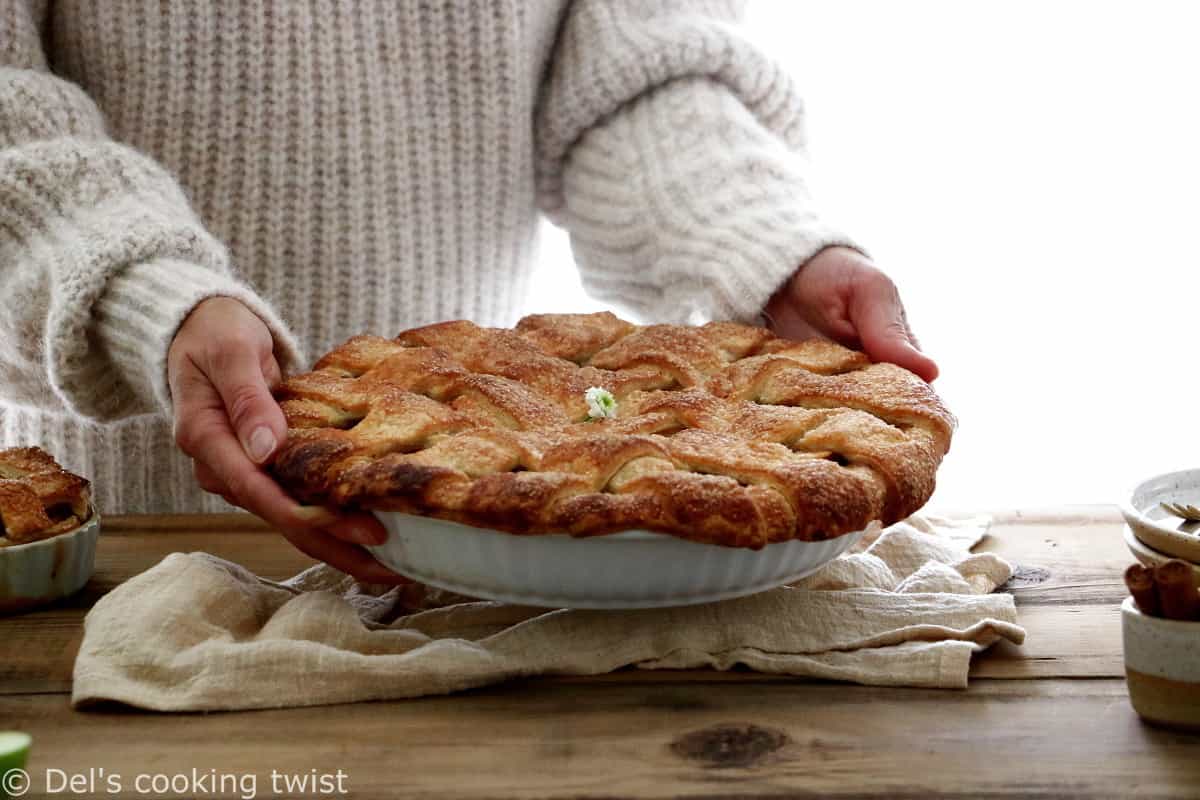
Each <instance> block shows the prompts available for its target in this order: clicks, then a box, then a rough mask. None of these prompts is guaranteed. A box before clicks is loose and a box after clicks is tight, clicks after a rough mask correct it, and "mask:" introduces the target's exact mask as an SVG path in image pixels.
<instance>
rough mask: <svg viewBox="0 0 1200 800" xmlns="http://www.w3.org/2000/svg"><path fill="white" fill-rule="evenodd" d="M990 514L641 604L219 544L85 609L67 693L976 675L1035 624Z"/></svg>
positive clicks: (269, 700) (284, 701)
mask: <svg viewBox="0 0 1200 800" xmlns="http://www.w3.org/2000/svg"><path fill="white" fill-rule="evenodd" d="M987 525H988V520H987V519H986V518H974V519H960V520H949V519H941V518H936V517H931V516H918V517H913V518H910V519H909V520H907V521H906V522H902V523H899V524H897V525H894V526H892V527H890V528H887V529H885V530H883V531H882V532H880V531H878V530H875V531H871V532H868V534H867V535H865V536H864V537H863V539H862V540H861V541H860V542H859V543H858V544H856V545H855V547H854V549H853V551H852V552H850V553H848V554H846V555H844V556H842V557H841V558H839V559H837V560H835V561H834V562H832V563H830V564H829V565H827V566H826V567H824V568H823V569H822V570H820V571H819V572H818V573H816V574H814V575H812V576H810V577H808V578H806V579H804V580H802V581H800V582H798V583H796V584H794V585H793V586H788V587H781V588H778V589H773V590H771V591H766V592H762V593H760V594H757V595H753V596H750V597H743V598H739V599H735V600H726V601H722V602H718V603H710V604H707V605H699V606H688V607H681V608H670V609H653V610H638V611H583V610H565V609H559V610H547V609H539V608H528V607H520V606H514V605H508V604H504V603H495V602H483V601H478V600H472V599H471V598H465V597H462V596H459V595H452V594H449V593H447V592H442V591H440V590H437V589H432V588H430V587H426V586H422V585H412V586H407V587H399V588H396V587H392V588H388V589H385V588H384V587H371V586H364V585H360V584H357V583H355V582H354V581H353V580H352V579H351V578H348V577H347V576H345V575H344V574H342V573H340V572H337V571H336V570H334V569H332V568H330V567H327V566H324V565H321V566H316V567H313V568H311V569H309V570H306V571H305V572H303V573H301V574H299V575H297V576H295V577H294V578H291V579H290V580H288V581H285V582H283V583H276V582H273V581H268V580H265V579H262V578H259V577H257V576H255V575H253V574H251V573H250V572H248V571H247V570H245V569H243V568H242V567H240V566H238V565H236V564H232V563H229V562H227V561H223V560H221V559H219V558H216V557H214V556H211V555H208V554H206V553H187V554H185V553H173V554H171V555H169V556H167V557H166V558H165V559H163V561H161V562H160V563H159V564H158V565H156V566H154V567H152V568H151V569H149V570H147V571H146V572H144V573H142V574H140V575H138V576H136V577H134V578H132V579H130V580H129V581H127V582H126V583H124V584H122V585H121V586H118V587H117V588H116V589H115V590H113V591H112V592H111V593H109V594H108V595H106V596H105V597H103V598H102V599H101V600H100V601H99V602H98V603H97V604H96V606H95V607H94V608H93V609H92V611H91V612H90V613H89V614H88V616H87V619H86V621H85V632H84V639H83V644H82V646H81V648H80V651H79V656H78V658H77V660H76V662H75V681H74V693H73V696H72V702H73V704H74V705H75V706H77V707H78V706H81V705H86V704H88V703H90V702H94V701H102V700H113V701H119V702H122V703H127V704H129V705H132V706H137V707H140V708H147V709H155V710H159V711H211V710H224V709H245V708H272V707H281V706H303V705H320V704H325V703H343V702H352V701H358V700H380V699H387V698H406V697H418V696H421V695H431V694H445V693H449V692H454V691H458V690H462V689H468V688H471V687H477V686H483V685H486V684H492V683H497V682H500V681H504V680H507V679H511V678H517V677H523V676H531V675H595V674H599V673H605V672H610V671H612V670H616V669H620V668H622V667H628V666H636V667H640V668H642V669H683V668H697V667H705V668H713V669H719V670H726V669H730V668H731V667H733V666H735V665H737V664H742V665H745V666H746V667H749V668H751V669H754V670H758V671H760V672H770V673H779V674H787V675H796V676H802V677H809V678H825V679H833V680H843V681H854V682H857V683H864V684H874V685H885V686H924V687H958V688H961V687H965V686H966V684H967V671H968V668H969V666H970V659H971V654H972V653H973V652H976V651H979V650H982V649H984V648H986V647H988V646H989V645H991V644H993V643H994V642H996V641H997V640H999V639H1001V638H1004V639H1008V640H1010V641H1012V642H1014V643H1018V644H1019V643H1021V642H1022V641H1023V639H1024V637H1025V631H1024V630H1023V629H1022V628H1021V627H1020V626H1018V625H1017V624H1016V618H1017V615H1016V608H1015V606H1014V603H1013V598H1012V596H1011V595H1008V594H1002V593H998V594H993V593H992V591H993V590H994V589H995V588H996V587H997V586H999V585H1000V584H1002V583H1003V582H1004V581H1006V580H1008V578H1009V577H1010V576H1011V574H1012V568H1011V566H1010V565H1009V564H1008V563H1007V562H1005V561H1004V560H1003V559H1001V558H999V557H998V556H996V555H994V554H991V553H978V554H973V553H971V552H970V548H971V547H972V546H974V545H975V544H976V543H977V542H978V541H979V540H980V539H981V538H982V537H983V535H984V534H985V532H986V530H987Z"/></svg>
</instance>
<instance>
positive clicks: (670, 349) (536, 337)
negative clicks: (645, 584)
mask: <svg viewBox="0 0 1200 800" xmlns="http://www.w3.org/2000/svg"><path fill="white" fill-rule="evenodd" d="M593 387H599V388H602V389H605V390H607V391H608V392H609V393H611V395H612V396H613V397H614V398H615V400H616V415H615V416H614V417H612V418H600V419H591V418H590V417H589V405H588V402H587V400H586V399H585V395H586V394H587V390H588V389H589V388H593ZM277 397H278V399H279V401H280V404H281V406H282V408H283V410H284V413H285V414H286V416H287V420H288V425H289V429H290V430H289V438H288V441H287V443H286V444H285V445H284V447H283V448H282V449H281V451H280V453H279V455H278V457H277V459H276V461H275V462H274V464H273V467H272V469H273V472H274V474H275V476H276V477H277V479H278V480H279V481H280V483H281V484H282V485H283V486H284V487H285V488H286V489H287V490H289V491H290V492H291V493H292V494H293V495H294V496H296V497H297V498H298V499H300V500H301V501H303V502H307V503H313V504H322V505H328V506H335V507H344V508H358V509H388V510H397V511H403V512H408V513H410V514H419V515H425V516H431V517H439V518H443V519H449V520H456V521H459V522H463V523H467V524H469V525H475V526H479V527H486V528H493V529H498V530H502V531H507V532H510V533H515V534H542V533H570V534H573V535H577V536H588V535H595V534H604V533H611V532H614V531H621V530H628V529H638V528H640V529H648V530H654V531H660V532H664V533H669V534H673V535H676V536H680V537H684V538H687V539H693V540H696V541H700V542H708V543H714V544H721V545H729V546H738V547H751V548H758V547H762V546H763V545H765V544H768V543H770V542H777V541H783V540H788V539H795V538H799V539H807V540H813V539H826V538H830V537H834V536H838V535H841V534H844V533H848V532H851V531H855V530H859V529H861V528H863V527H865V526H866V525H867V524H868V523H869V522H870V521H872V520H881V521H882V522H883V523H885V524H887V523H891V522H894V521H896V520H899V519H902V518H904V517H906V516H907V515H909V514H911V513H912V512H914V511H916V510H917V509H918V508H920V507H921V506H922V505H923V504H924V503H925V501H926V500H928V498H929V496H930V494H931V493H932V492H933V487H934V474H935V472H936V471H937V467H938V464H939V463H940V462H941V459H942V456H943V455H944V454H945V452H946V450H947V448H948V446H949V442H950V437H951V433H952V430H953V427H954V424H955V423H954V418H953V417H952V416H951V415H950V413H949V412H948V411H947V410H946V408H945V407H944V406H943V405H942V403H941V401H940V400H939V399H938V397H937V396H936V395H935V394H934V392H933V390H932V389H931V388H930V387H929V385H928V384H926V383H925V382H924V381H922V380H921V379H920V378H918V377H916V376H915V375H913V374H912V373H910V372H908V371H907V370H904V369H902V368H900V367H897V366H894V365H891V364H876V363H872V362H870V361H869V360H868V359H867V357H866V356H865V355H863V354H862V353H859V352H856V351H853V350H848V349H846V348H844V347H841V346H839V345H836V344H832V343H830V342H827V341H823V340H809V341H803V342H795V341H789V340H784V339H779V338H777V337H775V336H774V335H773V334H771V333H770V332H769V331H767V330H765V329H762V328H756V327H750V326H746V325H741V324H737V323H732V322H714V323H710V324H708V325H704V326H703V327H685V326H671V325H650V326H645V327H639V326H635V325H632V324H630V323H628V322H625V321H623V320H621V319H619V318H617V317H616V316H614V315H612V314H609V313H601V314H585V315H569V314H545V315H536V316H530V317H526V318H524V319H522V320H521V321H520V322H519V323H518V324H517V326H516V328H515V329H512V330H508V329H492V328H481V327H478V326H476V325H474V324H472V323H470V322H465V321H454V322H444V323H439V324H436V325H429V326H426V327H421V328H415V329H412V330H408V331H405V332H404V333H401V334H400V335H399V336H397V337H396V338H395V339H390V340H389V339H385V338H381V337H376V336H358V337H355V338H353V339H351V340H350V341H348V342H346V343H345V344H344V345H342V346H341V347H338V348H337V349H336V350H334V351H333V352H331V353H329V354H328V355H326V356H325V357H324V358H322V359H321V360H320V361H318V362H317V364H316V366H315V368H314V370H313V371H312V372H309V373H306V374H303V375H297V376H294V377H292V378H289V379H288V380H287V381H286V382H284V384H283V385H282V386H281V388H280V389H279V391H278V393H277Z"/></svg>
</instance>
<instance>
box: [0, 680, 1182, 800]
mask: <svg viewBox="0 0 1200 800" xmlns="http://www.w3.org/2000/svg"><path fill="white" fill-rule="evenodd" d="M0 718H3V719H5V720H6V724H11V725H13V726H14V727H16V728H20V729H23V730H28V731H30V732H31V733H32V734H33V736H34V741H35V751H34V756H33V759H32V760H31V762H30V772H31V774H32V775H33V776H34V783H33V788H34V789H35V794H34V795H32V796H53V795H47V794H45V791H46V789H47V788H52V787H47V786H46V785H45V775H46V773H45V771H46V770H47V769H76V770H78V769H82V768H85V767H88V766H93V767H104V768H105V769H106V771H107V772H108V773H109V774H113V773H115V774H118V775H120V776H122V780H123V781H125V782H132V781H133V779H134V776H136V775H137V774H167V775H172V774H181V773H182V774H187V775H190V774H191V773H192V770H196V771H197V772H198V773H200V774H211V772H212V771H216V772H218V773H228V774H231V775H238V776H241V775H254V776H256V778H255V780H256V782H257V783H258V787H257V791H258V792H259V793H260V794H259V796H276V795H274V794H271V793H270V792H267V791H266V789H267V788H268V787H269V783H270V772H271V770H277V771H279V772H280V773H291V774H309V773H310V770H314V769H315V770H317V771H318V772H319V773H335V772H336V771H337V770H339V769H340V770H342V771H343V773H344V774H345V776H346V778H345V785H344V788H346V789H347V791H348V794H347V795H346V796H352V797H370V798H383V797H432V796H437V797H461V798H475V797H530V798H532V797H597V798H599V797H607V798H612V797H639V798H658V797H708V798H713V797H741V796H746V795H747V794H751V793H754V794H758V793H761V794H763V795H772V796H788V797H866V796H870V797H875V796H878V797H887V798H943V797H984V796H986V797H1027V796H1031V795H1044V796H1054V797H1067V796H1079V797H1089V798H1100V797H1111V798H1129V797H1134V796H1137V797H1178V798H1184V797H1187V798H1194V797H1195V796H1196V786H1198V785H1200V759H1197V758H1196V753H1197V745H1196V740H1195V739H1194V738H1192V737H1187V736H1183V735H1180V734H1174V733H1170V732H1166V731H1160V730H1156V729H1153V728H1149V727H1147V726H1145V725H1143V724H1142V723H1141V722H1139V720H1138V719H1137V717H1136V715H1134V713H1133V712H1132V710H1131V709H1130V708H1129V704H1128V702H1127V701H1126V698H1125V694H1124V686H1123V683H1122V682H1120V681H1116V680H1092V681H982V682H980V684H979V685H977V686H976V687H975V688H973V689H972V690H971V691H970V692H946V691H927V690H896V689H878V688H868V687H860V686H848V685H838V684H828V683H802V682H790V683H771V684H739V683H732V684H731V683H720V684H710V683H705V682H692V683H687V684H682V685H680V684H672V683H662V682H659V683H645V684H627V685H621V686H612V685H562V684H546V683H543V682H541V681H537V682H532V681H531V682H526V683H519V684H510V685H508V686H504V687H497V688H492V689H487V690H483V691H475V692H470V693H466V694H463V695H456V696H454V697H439V698H427V699H422V700H414V701H407V702H403V703H366V704H357V705H346V706H336V707H332V708H309V709H291V710H283V711H261V712H248V713H239V714H212V715H188V716H185V717H181V716H179V715H156V714H138V713H130V712H126V711H119V710H110V711H102V712H98V711H92V712H87V713H86V714H80V713H77V712H72V711H70V710H69V709H68V707H67V701H66V698H65V697H62V696H60V695H34V696H23V697H6V698H0ZM38 790H40V791H41V792H43V794H38V793H37V791H38ZM97 794H98V795H99V793H97ZM130 794H131V795H132V792H131V793H130ZM231 796H236V795H231ZM305 796H314V795H313V794H307V795H305Z"/></svg>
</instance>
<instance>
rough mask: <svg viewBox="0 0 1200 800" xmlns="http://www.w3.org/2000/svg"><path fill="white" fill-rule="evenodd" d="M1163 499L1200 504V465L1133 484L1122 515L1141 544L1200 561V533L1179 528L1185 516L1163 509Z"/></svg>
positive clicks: (1165, 552) (1169, 501) (1124, 503)
mask: <svg viewBox="0 0 1200 800" xmlns="http://www.w3.org/2000/svg"><path fill="white" fill-rule="evenodd" d="M1160 503H1183V504H1185V505H1193V506H1200V469H1188V470H1182V471H1180V472H1166V473H1163V474H1162V475H1155V476H1154V477H1153V478H1150V479H1148V480H1145V481H1142V482H1141V483H1139V484H1138V485H1137V486H1136V487H1134V489H1133V491H1132V492H1130V494H1129V499H1128V500H1127V501H1125V502H1123V503H1121V516H1123V517H1124V518H1125V523H1126V524H1127V525H1129V528H1130V530H1131V531H1132V532H1133V535H1134V536H1136V537H1137V538H1138V539H1139V540H1140V541H1141V543H1142V544H1145V545H1147V546H1148V547H1149V548H1151V549H1152V550H1156V551H1158V552H1159V553H1162V554H1165V555H1166V556H1167V557H1174V558H1182V559H1184V560H1185V561H1191V562H1192V563H1196V564H1200V535H1197V533H1184V532H1183V531H1180V530H1179V526H1180V524H1181V523H1182V522H1183V520H1181V519H1179V517H1176V516H1173V515H1171V514H1170V513H1168V512H1167V511H1165V510H1163V508H1162V506H1161V505H1159V504H1160ZM1135 555H1136V553H1135Z"/></svg>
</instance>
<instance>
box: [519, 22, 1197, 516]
mask: <svg viewBox="0 0 1200 800" xmlns="http://www.w3.org/2000/svg"><path fill="white" fill-rule="evenodd" d="M1197 22H1200V4H1195V3H1189V2H1147V1H1146V0H1142V1H1141V2H1077V1H1071V2H1068V1H1066V0H1042V2H1012V1H1010V2H1007V3H1003V4H985V3H982V2H978V1H977V0H971V2H964V1H963V0H958V1H957V2H950V1H948V0H946V1H941V2H933V1H931V0H906V1H905V2H902V3H900V2H882V1H876V2H868V0H837V1H836V2H834V0H820V1H819V2H818V1H815V0H814V1H812V2H791V1H790V0H772V1H770V2H768V1H767V0H759V1H758V2H757V3H752V4H751V6H750V14H749V18H748V20H747V29H748V31H749V34H750V36H751V37H752V38H753V39H754V40H755V41H756V42H758V43H760V44H761V45H762V46H763V47H764V48H765V49H766V50H768V51H769V52H770V53H771V54H772V55H773V56H774V57H775V58H776V59H777V60H779V61H780V62H781V63H783V64H785V65H786V67H787V68H788V70H789V72H790V73H791V74H792V75H793V76H794V78H795V79H796V81H797V82H798V84H799V85H800V87H801V89H802V91H803V93H804V95H805V98H806V107H807V111H808V132H809V140H810V155H811V160H812V163H813V174H812V185H813V187H814V188H815V190H816V192H817V195H818V197H819V201H820V205H821V208H822V209H823V210H824V212H825V213H826V215H827V216H829V217H830V218H832V219H833V220H834V221H836V222H837V223H838V224H839V225H841V226H842V227H843V228H844V229H845V230H847V231H848V232H849V233H850V234H851V236H853V237H854V238H855V239H856V240H857V241H859V242H860V243H861V244H862V245H863V246H864V247H866V248H867V249H868V250H869V251H870V252H871V253H872V255H873V256H874V258H875V260H876V262H877V263H878V264H879V265H880V266H881V267H882V268H883V269H885V270H886V271H887V272H889V273H890V274H891V275H892V277H893V278H894V279H895V280H896V282H897V283H898V284H899V286H900V290H901V294H902V295H903V297H904V299H905V301H906V305H907V306H908V310H909V318H910V319H911V321H912V323H913V326H914V328H915V329H916V332H917V334H918V336H919V337H920V338H921V341H922V344H923V346H924V348H925V350H926V351H927V352H928V353H929V354H930V355H932V356H933V357H934V358H935V359H936V360H937V362H938V364H939V366H940V367H941V369H942V378H941V379H939V380H938V381H937V382H936V384H935V388H936V389H937V391H938V392H939V394H941V395H942V397H943V398H944V399H945V400H946V402H947V404H948V405H949V406H950V408H951V409H952V410H953V411H954V412H955V414H956V415H957V416H958V417H959V420H960V423H961V427H960V429H959V431H958V433H957V434H956V436H955V439H954V445H953V450H952V452H951V454H950V455H949V457H948V458H947V460H946V461H945V463H944V464H943V466H942V469H941V471H940V473H939V488H938V492H937V494H936V495H935V498H934V503H935V504H936V505H938V506H941V507H956V508H968V507H971V508H980V509H993V508H1001V507H1009V506H1025V507H1031V506H1039V505H1050V504H1063V503H1091V502H1115V501H1116V500H1117V499H1119V498H1120V497H1121V495H1122V493H1123V492H1124V491H1125V490H1126V489H1127V488H1128V487H1129V486H1130V485H1131V484H1132V483H1133V482H1135V481H1137V480H1138V479H1140V478H1141V477H1143V476H1145V475H1148V474H1151V473H1155V472H1160V471H1165V470H1167V469H1174V468H1179V467H1187V466H1200V449H1198V447H1197V446H1198V445H1200V413H1197V401H1198V400H1200V393H1198V392H1197V387H1200V354H1198V352H1197V351H1198V347H1197V345H1198V344H1200V337H1198V335H1197V333H1198V332H1200V241H1198V240H1197V233H1200V225H1198V223H1200V213H1198V212H1200V200H1198V196H1200V46H1198V45H1197V41H1198V40H1197V35H1198V32H1200V25H1198V24H1197ZM535 286H539V292H538V294H537V296H535V297H534V298H533V303H532V305H533V306H534V308H536V309H538V310H547V309H566V310H575V309H578V310H591V309H595V308H600V307H601V306H600V305H599V304H597V303H594V302H592V301H590V300H589V299H588V298H587V297H586V296H585V295H584V294H583V292H582V290H581V289H580V288H579V283H578V278H577V276H576V275H575V273H574V269H573V268H572V267H571V257H570V252H569V249H568V245H567V243H566V241H565V237H564V236H563V235H562V234H561V233H559V232H557V231H555V232H553V233H552V234H551V235H549V236H547V237H546V240H545V242H544V246H543V263H542V266H541V272H540V280H538V281H537V282H535Z"/></svg>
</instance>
